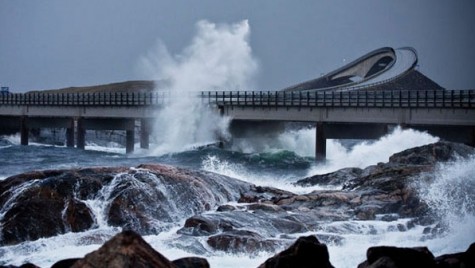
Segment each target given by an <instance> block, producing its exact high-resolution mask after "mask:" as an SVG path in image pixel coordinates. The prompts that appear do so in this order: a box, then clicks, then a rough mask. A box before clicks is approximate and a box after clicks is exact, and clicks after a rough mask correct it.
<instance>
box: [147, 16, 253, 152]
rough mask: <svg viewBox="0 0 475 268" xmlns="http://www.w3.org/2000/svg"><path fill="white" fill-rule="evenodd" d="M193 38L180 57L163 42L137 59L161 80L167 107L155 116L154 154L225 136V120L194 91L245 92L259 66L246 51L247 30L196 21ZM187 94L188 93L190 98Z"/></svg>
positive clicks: (243, 23)
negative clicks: (171, 51)
mask: <svg viewBox="0 0 475 268" xmlns="http://www.w3.org/2000/svg"><path fill="white" fill-rule="evenodd" d="M196 31H197V32H196V35H195V37H194V38H193V40H192V41H191V44H190V45H189V46H188V47H186V48H185V49H184V50H183V52H182V53H181V54H176V55H172V54H170V53H169V52H168V50H167V48H166V47H165V45H163V43H159V44H158V46H157V48H156V49H155V51H153V52H151V53H149V54H148V55H147V56H146V57H143V58H142V60H141V65H142V67H143V69H144V70H145V71H146V73H148V75H149V76H152V77H153V78H154V79H156V80H161V81H166V84H167V85H168V86H167V88H166V90H169V91H170V92H171V93H170V94H171V98H170V103H169V104H168V105H166V106H165V107H164V108H163V109H162V110H161V111H160V112H159V113H158V114H157V116H156V121H155V131H154V132H155V133H157V134H156V136H155V137H153V138H154V140H155V143H156V144H157V145H158V146H157V147H156V148H155V149H154V150H153V154H155V155H157V154H158V155H161V154H166V153H170V152H181V151H184V150H186V149H189V148H190V147H193V145H196V144H209V143H214V142H215V141H216V138H217V137H226V136H227V135H228V134H227V126H228V123H229V119H226V118H223V117H220V116H219V113H217V112H216V111H211V110H210V109H209V108H208V107H207V105H206V104H203V103H202V102H201V100H200V99H199V98H197V97H196V98H195V97H193V96H194V95H193V92H195V93H196V92H199V91H203V90H239V89H250V88H252V86H253V82H252V80H253V78H254V76H255V74H256V73H257V69H258V64H257V61H256V60H255V59H254V58H253V56H252V51H251V47H250V46H249V35H250V27H249V24H248V22H247V21H246V20H245V21H241V22H239V23H235V24H232V25H227V24H215V23H211V22H208V21H199V22H198V23H197V25H196ZM190 92H191V93H190Z"/></svg>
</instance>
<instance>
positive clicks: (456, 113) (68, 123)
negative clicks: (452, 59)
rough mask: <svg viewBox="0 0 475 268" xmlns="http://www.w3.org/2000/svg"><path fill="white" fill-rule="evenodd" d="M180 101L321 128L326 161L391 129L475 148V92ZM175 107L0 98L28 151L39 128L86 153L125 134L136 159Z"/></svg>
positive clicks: (245, 94)
mask: <svg viewBox="0 0 475 268" xmlns="http://www.w3.org/2000/svg"><path fill="white" fill-rule="evenodd" d="M180 97H181V98H194V99H195V101H198V102H201V103H203V104H204V105H207V106H208V107H210V108H211V109H213V110H215V111H216V112H217V113H219V114H221V115H222V116H228V117H230V118H232V119H233V120H234V121H240V122H264V121H266V122H269V121H270V122H308V123H311V124H315V126H316V156H317V158H318V159H320V158H324V157H325V151H326V147H325V141H326V139H347V138H353V139H355V138H364V139H369V138H377V137H379V136H382V135H384V134H385V133H387V126H388V125H402V126H405V127H412V128H416V129H423V130H427V131H429V132H430V133H433V134H435V135H438V136H440V137H442V138H445V139H448V140H454V141H458V142H464V143H467V144H471V145H472V146H475V90H423V91H421V90H415V91H411V90H409V91H408V90H405V91H404V90H391V91H368V90H365V91H219V92H218V91H213V92H211V91H208V92H199V93H188V94H183V95H181V96H180ZM170 101H173V97H172V96H170V94H169V93H168V92H142V93H91V94H89V93H87V94H80V93H75V94H69V93H58V94H52V93H50V94H43V93H35V94H8V95H0V120H1V121H0V122H1V126H2V127H3V128H12V129H19V130H20V133H21V144H24V145H27V144H28V132H29V129H33V128H66V130H67V131H66V140H67V146H70V147H73V146H74V145H76V147H78V148H84V147H85V131H86V129H95V130H114V129H119V130H125V131H126V151H127V153H130V152H132V151H133V150H134V140H135V126H136V125H140V127H141V131H140V144H141V147H142V148H148V142H149V141H148V140H149V138H148V137H149V134H150V131H152V128H151V124H152V121H153V118H154V116H155V115H156V114H157V112H159V111H160V109H161V108H163V106H164V105H166V104H167V103H168V102H170ZM136 121H138V122H136ZM75 133H76V135H77V137H76V139H75ZM75 141H76V143H75Z"/></svg>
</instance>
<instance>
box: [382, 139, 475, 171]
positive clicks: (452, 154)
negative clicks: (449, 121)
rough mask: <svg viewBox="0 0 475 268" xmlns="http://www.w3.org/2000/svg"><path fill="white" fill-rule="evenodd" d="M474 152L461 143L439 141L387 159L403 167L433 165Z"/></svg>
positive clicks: (474, 150)
mask: <svg viewBox="0 0 475 268" xmlns="http://www.w3.org/2000/svg"><path fill="white" fill-rule="evenodd" d="M474 152H475V149H474V148H472V147H470V146H467V145H464V144H461V143H454V142H447V141H439V142H436V143H433V144H428V145H425V146H420V147H415V148H411V149H408V150H405V151H402V152H400V153H396V154H394V155H392V156H391V157H390V158H389V162H390V163H397V164H403V165H434V164H436V163H438V162H447V161H449V160H453V159H455V158H456V157H467V156H469V155H471V154H473V153H474Z"/></svg>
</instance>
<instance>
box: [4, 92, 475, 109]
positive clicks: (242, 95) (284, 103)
mask: <svg viewBox="0 0 475 268" xmlns="http://www.w3.org/2000/svg"><path fill="white" fill-rule="evenodd" d="M193 96H194V97H196V94H190V93H188V94H186V93H183V94H181V95H173V94H170V92H167V91H162V92H136V93H121V92H116V93H31V94H7V95H0V105H31V106H35V105H37V106H153V105H164V104H166V103H168V102H169V101H170V99H172V98H189V97H193ZM197 97H201V101H202V102H204V103H208V104H211V105H218V106H255V107H257V106H263V107H384V108H387V107H395V108H406V107H415V108H439V107H440V108H462V109H472V108H475V90H425V91H410V90H409V91H396V90H395V91H339V92H335V91H330V92H327V91H322V92H320V91H318V92H311V91H304V92H302V91H297V92H284V91H203V92H200V93H198V96H197Z"/></svg>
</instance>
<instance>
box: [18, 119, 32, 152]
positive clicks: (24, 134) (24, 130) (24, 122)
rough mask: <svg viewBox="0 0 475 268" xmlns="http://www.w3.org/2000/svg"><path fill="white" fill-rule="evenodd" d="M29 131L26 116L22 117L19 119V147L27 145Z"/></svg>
mask: <svg viewBox="0 0 475 268" xmlns="http://www.w3.org/2000/svg"><path fill="white" fill-rule="evenodd" d="M29 133H30V131H29V129H28V125H27V117H26V116H23V117H22V118H21V126H20V136H21V138H20V144H21V145H28V135H29Z"/></svg>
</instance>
